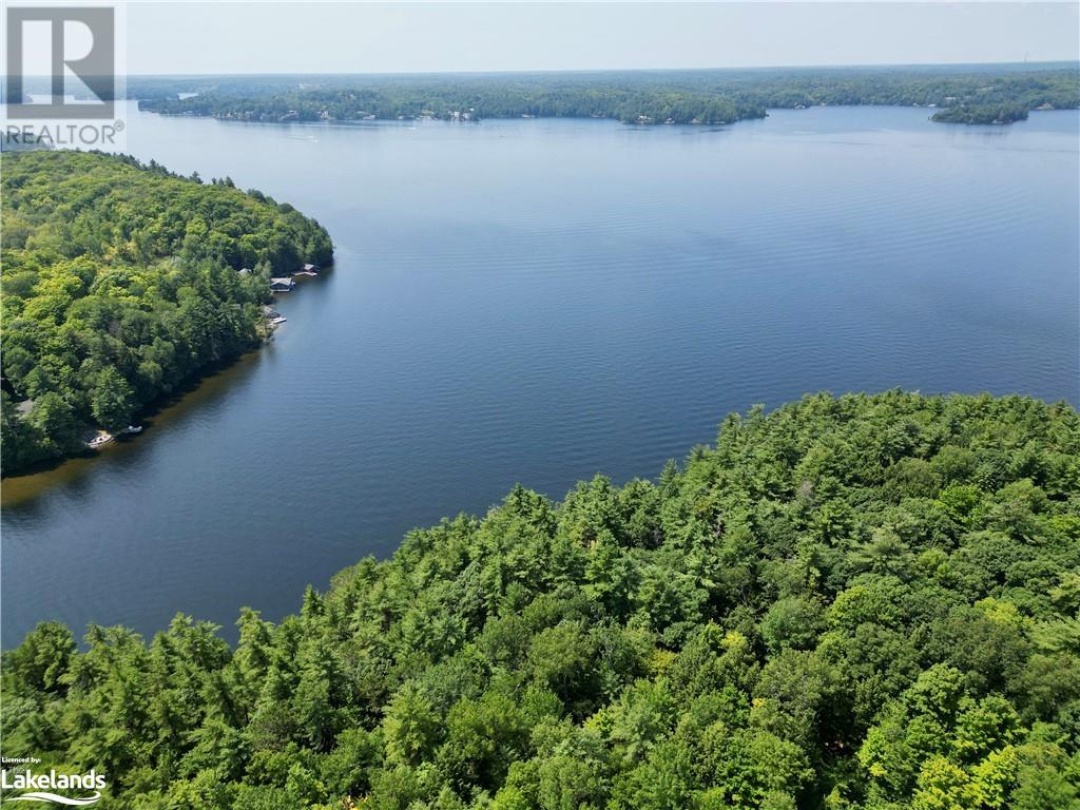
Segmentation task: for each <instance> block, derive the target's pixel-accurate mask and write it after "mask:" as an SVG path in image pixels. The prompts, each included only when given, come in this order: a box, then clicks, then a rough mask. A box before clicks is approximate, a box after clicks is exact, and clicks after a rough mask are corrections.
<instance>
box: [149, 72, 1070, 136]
mask: <svg viewBox="0 0 1080 810" xmlns="http://www.w3.org/2000/svg"><path fill="white" fill-rule="evenodd" d="M128 92H129V94H131V95H133V96H134V97H136V98H139V99H140V107H141V108H142V109H145V110H150V111H153V112H159V113H164V114H169V115H204V116H214V117H216V118H222V119H230V120H242V121H319V120H330V121H355V120H363V119H376V120H378V119H398V118H407V119H412V118H434V119H444V120H446V119H452V120H478V119H481V118H517V117H520V116H524V117H537V118H612V119H616V120H618V121H622V122H624V123H631V124H665V123H671V124H710V125H716V124H730V123H734V122H736V121H740V120H743V119H749V118H763V117H764V116H765V111H766V110H767V109H769V108H782V109H795V108H802V107H813V106H817V105H863V104H881V105H902V106H922V107H936V108H942V110H943V111H944V110H948V111H949V114H947V115H941V114H940V113H938V114H935V115H934V116H933V120H935V121H945V122H959V123H992V122H994V121H998V122H1000V123H1009V122H1012V121H1016V120H1021V119H1022V118H1024V117H1025V116H1026V113H1027V111H1028V110H1034V109H1075V108H1076V107H1078V106H1080V74H1078V71H1077V69H1076V67H1075V66H1071V67H1061V66H1043V65H1031V66H1028V65H1024V66H1018V65H1013V66H1007V65H992V66H983V67H973V66H962V67H961V66H955V67H949V66H938V67H918V68H914V67H912V68H802V69H796V68H788V69H754V70H747V69H742V70H696V71H688V70H675V71H610V72H604V73H549V74H543V73H533V74H530V73H523V74H484V75H475V76H470V75H467V74H455V75H446V76H439V75H432V76H295V77H290V76H273V77H266V76H261V77H250V76H244V77H237V76H232V77H199V78H182V79H181V78H150V77H145V78H141V79H140V78H136V79H133V80H132V81H131V82H130V83H129V86H128ZM192 93H194V95H191V94H192ZM182 95H183V97H181V96H182ZM961 108H963V109H964V110H966V111H967V112H966V113H965V114H963V115H962V114H960V113H959V112H958V110H959V109H961ZM991 109H992V110H994V111H995V115H992V116H990V117H989V118H986V119H985V120H983V117H984V116H983V115H982V114H973V113H972V112H971V110H980V111H982V112H983V113H986V111H988V110H991ZM999 113H1000V114H999Z"/></svg>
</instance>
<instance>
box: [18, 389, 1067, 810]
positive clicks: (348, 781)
mask: <svg viewBox="0 0 1080 810" xmlns="http://www.w3.org/2000/svg"><path fill="white" fill-rule="evenodd" d="M1078 457H1080V416H1078V414H1077V412H1076V411H1075V410H1074V409H1073V408H1072V407H1070V406H1067V405H1064V404H1059V405H1047V404H1045V403H1041V402H1037V401H1035V400H1030V399H1024V398H1019V397H1007V398H1001V399H995V398H992V397H989V396H978V397H967V396H955V397H932V398H926V397H920V396H917V395H912V394H904V393H901V392H896V391H893V392H888V393H885V394H881V395H878V396H873V397H871V396H845V397H841V398H833V397H830V396H826V395H817V396H810V397H806V398H804V399H803V400H802V401H800V402H798V403H794V404H791V405H788V406H785V407H783V408H780V409H779V410H777V411H775V412H773V413H769V414H766V413H765V412H764V411H763V410H761V409H755V410H753V411H751V413H750V414H748V415H747V416H745V417H738V416H736V417H730V418H728V419H727V420H725V422H724V424H723V427H722V429H721V431H720V434H719V437H718V439H717V443H716V445H715V446H714V447H711V448H699V449H698V450H696V451H695V452H694V453H693V454H692V455H691V456H690V458H689V459H688V460H687V461H686V462H685V463H684V464H683V465H682V466H681V467H677V466H676V465H673V464H672V465H668V467H667V468H666V469H665V471H664V473H663V475H662V476H661V479H660V481H659V483H658V484H655V485H654V484H651V483H649V482H645V481H633V482H630V483H629V484H627V485H626V486H625V487H622V488H620V487H617V486H615V485H613V484H612V483H611V482H610V481H608V480H606V479H603V478H597V479H594V480H593V481H591V482H587V483H583V484H580V485H579V486H577V487H575V488H574V489H573V490H572V491H571V493H570V494H569V495H568V496H567V498H566V499H565V500H564V501H563V502H562V503H560V504H552V503H551V502H550V501H548V500H547V499H545V498H543V497H541V496H539V495H537V494H535V493H531V492H529V491H527V490H525V489H523V488H521V487H517V488H515V489H514V490H513V491H512V492H511V493H510V495H508V496H507V498H506V499H505V501H503V503H501V504H500V505H498V506H496V507H494V508H493V509H492V510H491V511H490V512H489V513H488V514H487V515H486V516H485V517H484V518H483V519H476V518H469V517H464V516H463V517H459V518H456V519H454V520H452V521H451V520H446V521H443V522H442V523H441V524H439V525H438V526H434V527H432V528H430V529H425V530H417V531H414V532H412V533H410V534H409V536H408V537H407V538H406V539H405V541H404V543H403V544H402V546H401V548H400V549H399V550H398V552H397V553H396V554H395V555H394V556H393V557H392V558H391V559H389V560H387V561H385V562H375V561H373V560H370V559H369V560H364V561H362V562H360V563H358V564H357V565H356V566H354V567H353V568H350V569H348V570H346V571H343V572H341V573H340V574H338V575H337V576H336V577H335V578H334V582H333V585H332V587H331V588H330V590H329V591H328V592H327V593H325V594H319V593H316V592H315V591H314V590H312V589H309V590H308V591H307V593H306V594H305V595H304V597H303V599H302V603H301V606H300V611H299V614H298V615H296V616H291V617H288V618H286V619H285V620H284V621H282V622H281V623H280V624H277V625H276V626H275V625H273V624H271V623H269V622H265V621H263V620H261V619H260V618H259V617H258V616H257V615H256V614H255V613H253V612H251V611H244V612H243V613H242V615H241V617H240V620H239V622H238V625H239V627H240V633H239V637H240V640H239V643H238V644H237V645H236V647H235V648H234V649H230V648H229V647H228V646H227V645H226V644H225V643H224V642H222V641H221V640H220V639H219V638H218V637H217V635H216V632H215V628H213V627H212V626H209V625H205V624H199V623H196V622H193V621H191V620H189V619H185V618H183V617H180V618H178V619H177V620H176V621H174V622H173V624H172V625H171V626H170V627H169V629H168V630H167V631H166V632H164V633H161V634H159V635H158V636H157V637H156V638H154V639H153V640H152V641H151V642H150V643H149V644H146V643H144V642H143V641H142V640H141V639H140V638H138V637H137V636H135V635H134V634H132V633H130V632H128V631H126V630H123V629H122V628H108V629H106V628H100V627H91V628H90V630H89V632H88V634H87V636H86V639H85V646H84V648H83V650H82V651H79V650H77V649H76V645H75V641H74V639H73V637H72V635H71V633H70V632H68V631H67V630H66V629H64V628H63V627H61V626H60V625H57V624H55V623H46V624H43V625H41V626H40V627H38V628H37V629H36V630H34V631H33V632H32V633H30V634H29V635H28V636H27V638H26V639H25V641H24V642H23V643H22V644H21V645H20V646H19V647H18V648H16V649H14V650H11V651H8V652H7V653H5V654H4V657H3V680H2V689H3V706H2V721H3V735H4V745H5V750H7V749H9V748H10V750H13V751H34V752H36V754H37V755H39V756H41V757H42V758H43V760H44V761H45V763H46V764H50V765H51V764H58V765H59V764H63V765H65V766H70V767H82V768H89V767H96V768H97V769H98V770H99V771H102V770H104V771H106V772H107V773H108V774H109V775H110V796H109V797H108V798H106V799H103V801H102V807H104V808H106V810H107V808H109V807H117V808H129V807H130V808H134V807H140V808H143V807H145V808H171V807H185V808H187V807H194V808H214V809H215V810H217V809H218V808H241V809H247V810H261V809H262V808H266V809H267V810H270V809H271V808H273V810H280V808H293V807H295V808H302V807H310V808H327V807H335V808H354V807H357V808H358V807H364V808H380V809H381V808H396V809H397V810H416V809H418V808H447V809H449V808H455V809H456V810H460V809H461V808H477V809H479V808H486V809H488V810H490V809H491V808H498V809H499V810H624V809H625V810H631V808H632V809H633V810H638V809H639V808H653V809H654V810H682V809H683V808H697V809H698V810H706V809H708V810H711V809H712V808H716V809H717V810H719V808H745V809H746V810H766V809H771V810H793V809H794V808H802V809H804V810H805V809H809V808H823V809H824V810H844V808H856V807H866V808H872V809H873V810H901V808H912V810H914V809H915V808H921V809H923V810H974V809H976V808H977V809H978V810H1006V809H1007V808H1009V809H1013V810H1036V809H1038V810H1046V808H1055V810H1056V808H1064V809H1065V810H1069V809H1072V810H1076V808H1077V807H1078V803H1080V798H1078V797H1080V642H1078V641H1077V639H1078V638H1080V634H1078V633H1077V630H1076V626H1075V625H1076V622H1077V619H1078V617H1077V609H1078V608H1080V543H1078V542H1077V539H1078V534H1077V530H1076V527H1077V525H1078V522H1077V521H1078V519H1080V514H1078V510H1080V489H1078V487H1080V481H1078V478H1077V476H1076V474H1075V459H1076V458H1078ZM106 802H109V803H108V804H106Z"/></svg>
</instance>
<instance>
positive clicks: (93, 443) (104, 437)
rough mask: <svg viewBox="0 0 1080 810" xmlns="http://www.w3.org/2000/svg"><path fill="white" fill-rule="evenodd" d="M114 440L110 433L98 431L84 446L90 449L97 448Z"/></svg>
mask: <svg viewBox="0 0 1080 810" xmlns="http://www.w3.org/2000/svg"><path fill="white" fill-rule="evenodd" d="M112 441H116V439H115V437H114V436H113V435H112V434H111V433H99V434H98V435H97V436H95V437H94V438H92V439H91V440H90V441H88V442H87V443H86V446H87V447H89V448H90V449H91V450H97V448H99V447H103V446H104V445H106V444H108V443H109V442H112Z"/></svg>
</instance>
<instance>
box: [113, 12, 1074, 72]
mask: <svg viewBox="0 0 1080 810" xmlns="http://www.w3.org/2000/svg"><path fill="white" fill-rule="evenodd" d="M1078 9H1080V3H1077V2H1076V0H1064V1H1063V2H1043V3H1015V2H970V3H947V2H934V1H931V2H905V3H890V2H837V3H814V2H787V3H779V2H708V3H681V2H649V3H646V2H641V3H632V2H590V3H585V2H566V3H538V2H509V3H460V2H436V3H420V2H416V3H413V2H395V3H356V2H330V3H318V2H243V3H232V2H213V3H198V2H183V3H181V2H130V3H128V4H127V8H126V15H125V16H126V24H125V28H126V36H124V37H123V40H124V41H126V54H125V56H126V59H125V62H126V66H127V71H126V72H127V73H129V74H178V73H179V74H193V73H427V72H451V71H531V70H538V71H539V70H606V69H657V68H709V67H721V68H722V67H768V66H803V65H807V66H810V65H881V64H894V65H895V64H947V63H977V62H1021V61H1024V60H1025V59H1027V60H1028V61H1031V62H1040V61H1076V60H1078V59H1080V14H1078Z"/></svg>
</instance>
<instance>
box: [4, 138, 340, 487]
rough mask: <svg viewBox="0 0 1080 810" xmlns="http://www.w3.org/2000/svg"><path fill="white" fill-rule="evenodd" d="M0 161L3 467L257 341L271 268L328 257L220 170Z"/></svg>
mask: <svg viewBox="0 0 1080 810" xmlns="http://www.w3.org/2000/svg"><path fill="white" fill-rule="evenodd" d="M2 161H3V163H2V168H3V185H2V192H3V197H2V199H3V211H2V213H3V236H2V239H3V241H2V248H3V265H4V270H3V278H2V280H0V306H2V312H3V335H2V349H3V390H2V391H0V409H2V410H0V416H2V423H0V437H2V463H3V471H4V472H5V473H10V472H13V471H15V470H18V469H20V468H24V467H26V466H27V465H30V464H33V463H35V462H38V461H42V460H45V459H50V458H57V457H60V456H63V455H65V454H68V453H71V452H77V451H79V450H80V449H85V442H84V439H85V435H86V433H87V430H88V429H89V428H91V427H95V428H96V427H102V428H105V429H108V430H115V429H117V428H121V427H124V426H126V425H127V424H128V422H129V420H130V419H132V418H133V416H134V415H135V414H136V413H137V412H138V411H139V410H140V409H141V408H143V407H144V406H146V405H147V404H148V403H150V402H151V401H153V400H154V399H156V398H157V397H159V396H161V395H163V394H167V393H168V392H170V391H171V390H173V389H174V388H176V386H178V385H179V384H180V383H181V382H182V381H184V380H185V379H187V378H188V377H190V376H191V375H193V374H196V373H198V372H200V371H202V370H205V369H207V368H208V367H210V366H212V365H214V364H216V363H220V362H222V361H225V360H229V359H231V358H234V357H236V356H238V355H239V354H240V353H242V352H244V351H246V350H247V349H250V348H253V347H254V346H256V345H258V343H259V341H260V340H261V339H262V337H264V335H265V327H266V322H265V317H264V315H263V312H262V305H263V304H264V303H265V302H266V301H267V300H268V296H269V278H270V276H271V275H280V274H283V273H290V272H294V271H296V270H297V269H299V267H300V266H301V264H302V263H303V262H315V263H318V264H322V263H326V262H328V261H330V260H331V258H332V253H333V248H332V245H331V242H330V237H329V236H328V235H327V233H326V230H325V229H324V228H322V227H321V226H320V225H319V224H318V223H316V222H314V221H313V220H310V219H308V218H306V217H304V216H303V215H302V214H300V213H299V212H298V211H296V210H295V209H293V208H292V206H290V205H287V204H281V205H279V204H277V203H276V202H274V201H273V200H272V199H269V198H267V197H265V196H263V195H262V194H260V193H259V192H257V191H249V192H243V191H240V190H239V189H237V188H235V187H234V185H233V182H232V180H230V179H228V178H224V179H222V180H214V181H213V182H212V183H210V184H203V183H202V182H201V181H200V180H199V179H198V178H197V177H192V178H184V177H180V176H177V175H175V174H171V173H170V172H168V171H167V170H166V169H164V168H163V167H161V166H159V165H158V164H157V163H154V162H151V163H150V164H149V165H142V164H140V163H138V162H137V161H136V160H134V159H133V158H128V157H124V156H115V155H104V154H95V153H83V152H70V151H36V152H24V153H17V154H5V155H4V156H3V158H2ZM245 268H246V269H247V270H248V271H249V272H245V273H241V272H238V271H240V270H242V269H245Z"/></svg>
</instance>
